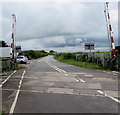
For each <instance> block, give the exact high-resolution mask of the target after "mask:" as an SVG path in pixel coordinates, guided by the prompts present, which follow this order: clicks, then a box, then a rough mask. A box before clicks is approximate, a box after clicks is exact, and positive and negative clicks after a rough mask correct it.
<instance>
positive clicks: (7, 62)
mask: <svg viewBox="0 0 120 115" xmlns="http://www.w3.org/2000/svg"><path fill="white" fill-rule="evenodd" d="M0 64H1V65H0V66H1V70H2V71H4V70H5V69H7V68H10V69H12V68H16V67H17V64H16V63H13V62H12V61H11V60H10V59H2V60H0Z"/></svg>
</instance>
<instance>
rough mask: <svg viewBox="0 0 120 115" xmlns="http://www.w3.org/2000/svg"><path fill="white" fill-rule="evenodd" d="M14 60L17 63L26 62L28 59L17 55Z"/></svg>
mask: <svg viewBox="0 0 120 115" xmlns="http://www.w3.org/2000/svg"><path fill="white" fill-rule="evenodd" d="M16 61H17V63H21V64H23V63H24V64H26V63H27V61H28V58H27V57H26V56H18V57H17V60H16Z"/></svg>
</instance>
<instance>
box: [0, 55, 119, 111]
mask: <svg viewBox="0 0 120 115" xmlns="http://www.w3.org/2000/svg"><path fill="white" fill-rule="evenodd" d="M118 74H119V73H118V72H115V71H103V70H94V69H87V68H81V67H77V66H73V65H68V64H64V63H61V62H58V61H56V60H55V59H53V56H47V57H44V58H41V59H38V60H36V61H34V62H32V63H30V64H28V68H27V69H25V70H17V71H14V73H13V74H12V75H9V79H7V80H6V78H8V76H7V75H5V76H3V79H2V82H4V81H5V80H6V82H5V83H4V84H3V86H2V96H3V97H2V99H3V100H2V105H3V110H4V111H5V112H6V113H12V112H14V113H118V104H119V103H120V101H119V96H118Z"/></svg>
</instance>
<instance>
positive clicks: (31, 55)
mask: <svg viewBox="0 0 120 115" xmlns="http://www.w3.org/2000/svg"><path fill="white" fill-rule="evenodd" d="M20 55H25V56H27V57H28V59H37V58H40V57H44V56H47V55H48V53H47V52H45V51H44V50H42V51H33V50H28V51H22V52H21V53H20Z"/></svg>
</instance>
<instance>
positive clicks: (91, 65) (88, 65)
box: [54, 57, 107, 69]
mask: <svg viewBox="0 0 120 115" xmlns="http://www.w3.org/2000/svg"><path fill="white" fill-rule="evenodd" d="M54 58H55V59H56V60H58V61H60V62H64V63H67V64H71V65H75V66H79V67H85V68H90V69H107V68H105V67H103V66H100V65H99V64H95V63H89V62H81V61H76V60H72V59H63V58H60V57H54Z"/></svg>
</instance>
